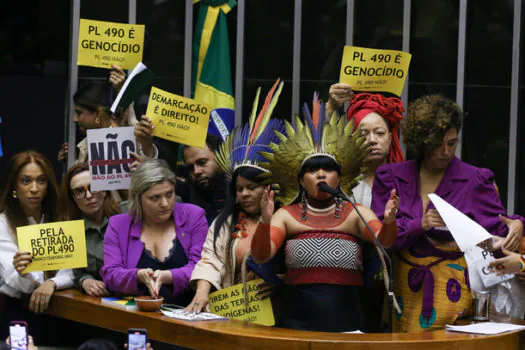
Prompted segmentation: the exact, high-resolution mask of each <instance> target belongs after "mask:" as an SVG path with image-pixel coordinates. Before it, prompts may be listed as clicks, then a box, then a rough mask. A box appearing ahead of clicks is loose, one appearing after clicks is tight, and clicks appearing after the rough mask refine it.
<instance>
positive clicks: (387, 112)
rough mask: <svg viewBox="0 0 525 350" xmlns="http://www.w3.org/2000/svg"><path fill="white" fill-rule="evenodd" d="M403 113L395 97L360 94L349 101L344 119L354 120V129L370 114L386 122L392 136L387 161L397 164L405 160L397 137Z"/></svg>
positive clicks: (399, 102)
mask: <svg viewBox="0 0 525 350" xmlns="http://www.w3.org/2000/svg"><path fill="white" fill-rule="evenodd" d="M404 111H405V109H404V108H403V102H401V100H400V99H399V98H397V97H384V96H383V95H381V94H369V93H360V94H357V95H354V97H353V98H352V100H351V101H350V106H349V107H348V110H347V114H346V117H347V118H348V120H350V119H354V128H357V126H358V125H359V123H361V120H363V118H364V117H366V116H367V115H369V114H370V113H372V112H376V113H377V114H379V115H380V116H382V117H383V118H384V119H385V120H386V121H387V123H388V126H389V127H390V133H391V135H392V143H391V144H390V153H389V155H388V160H387V161H388V163H398V162H402V161H404V160H405V157H404V156H403V151H402V150H401V144H400V142H399V135H398V129H399V123H400V122H401V119H403V112H404Z"/></svg>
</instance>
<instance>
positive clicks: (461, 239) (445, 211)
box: [428, 193, 491, 252]
mask: <svg viewBox="0 0 525 350" xmlns="http://www.w3.org/2000/svg"><path fill="white" fill-rule="evenodd" d="M428 198H430V200H431V201H432V203H433V204H434V206H435V207H436V210H437V211H438V212H439V215H441V218H443V221H445V224H446V225H447V227H448V229H449V231H450V233H451V234H452V237H454V240H455V241H456V244H457V245H458V247H459V249H460V250H461V251H463V252H464V251H466V250H467V249H469V248H471V247H473V246H475V245H476V244H478V243H481V242H483V241H485V240H487V239H489V238H491V235H490V233H488V232H487V230H485V229H484V228H483V227H482V226H481V225H480V224H478V223H477V222H475V221H474V220H472V219H471V218H469V217H468V216H466V215H465V214H463V213H462V212H460V211H459V210H457V209H456V208H454V207H453V206H452V205H450V204H449V203H447V202H446V201H445V200H443V199H442V198H441V197H439V196H438V195H436V194H435V193H431V194H429V195H428Z"/></svg>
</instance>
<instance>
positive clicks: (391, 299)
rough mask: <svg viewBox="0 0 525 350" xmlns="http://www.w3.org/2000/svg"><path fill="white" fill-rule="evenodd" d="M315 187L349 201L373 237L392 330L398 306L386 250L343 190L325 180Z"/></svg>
mask: <svg viewBox="0 0 525 350" xmlns="http://www.w3.org/2000/svg"><path fill="white" fill-rule="evenodd" d="M317 188H319V190H320V191H322V192H326V193H330V194H331V195H332V196H334V197H336V196H341V197H342V198H343V199H344V200H345V201H347V202H348V203H350V204H351V205H352V206H353V207H354V210H355V212H356V213H357V215H359V218H360V219H361V221H362V222H363V224H365V227H366V228H367V229H368V233H369V234H370V236H372V238H373V239H374V242H375V244H376V247H377V248H378V250H379V252H380V253H381V255H383V257H384V260H383V259H381V260H382V263H383V266H384V267H385V270H386V271H387V273H388V287H387V289H388V291H387V292H388V318H389V321H390V322H389V325H388V327H389V329H388V331H389V332H392V308H393V306H394V303H395V304H396V309H397V308H398V307H399V306H397V301H394V281H393V279H392V277H393V274H392V260H390V256H389V255H388V253H387V252H386V250H385V248H384V247H383V245H382V244H381V242H379V239H378V238H377V237H376V235H375V234H374V232H373V231H372V229H371V228H370V226H368V223H367V222H366V220H365V218H364V217H363V215H362V214H361V212H360V211H359V209H357V205H355V204H354V202H352V201H351V200H350V198H348V196H347V195H346V194H345V193H344V192H343V191H341V189H340V188H333V187H332V186H329V185H328V184H327V183H326V182H320V183H318V184H317ZM385 260H386V261H387V262H388V264H386V263H385Z"/></svg>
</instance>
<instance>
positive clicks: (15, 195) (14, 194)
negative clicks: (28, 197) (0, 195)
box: [13, 190, 18, 199]
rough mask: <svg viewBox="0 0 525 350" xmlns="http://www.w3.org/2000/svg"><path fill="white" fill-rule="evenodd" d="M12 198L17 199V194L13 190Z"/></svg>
mask: <svg viewBox="0 0 525 350" xmlns="http://www.w3.org/2000/svg"><path fill="white" fill-rule="evenodd" d="M13 198H15V199H16V198H18V194H17V193H16V191H15V190H13Z"/></svg>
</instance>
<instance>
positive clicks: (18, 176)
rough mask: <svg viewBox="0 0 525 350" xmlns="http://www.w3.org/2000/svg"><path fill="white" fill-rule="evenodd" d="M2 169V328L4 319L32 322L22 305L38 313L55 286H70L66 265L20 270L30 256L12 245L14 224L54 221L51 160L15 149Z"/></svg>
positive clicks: (15, 242) (54, 183) (14, 242)
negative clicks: (55, 269) (49, 269)
mask: <svg viewBox="0 0 525 350" xmlns="http://www.w3.org/2000/svg"><path fill="white" fill-rule="evenodd" d="M4 174H5V178H4V181H3V186H2V188H3V192H2V195H1V196H0V280H1V281H3V283H1V284H0V293H2V294H5V295H6V303H5V310H4V312H3V315H2V321H3V322H2V327H1V328H2V330H4V329H7V322H9V321H10V320H17V319H21V320H26V321H28V319H31V320H35V322H38V320H37V318H35V317H34V316H33V315H32V314H30V313H28V312H27V308H29V311H32V312H34V313H42V312H44V311H45V310H46V309H47V306H48V305H49V301H50V300H51V297H52V295H53V293H54V292H55V290H60V289H65V288H70V287H72V286H73V273H72V271H71V270H70V269H67V270H60V271H58V272H56V274H55V273H52V272H46V273H45V274H44V272H42V271H35V272H29V273H24V272H23V271H24V270H25V268H26V267H27V266H28V265H29V264H30V263H31V261H32V256H31V254H30V253H29V252H24V251H19V248H18V239H17V235H16V228H17V227H20V226H27V225H35V224H39V223H47V222H54V221H56V205H57V196H58V185H57V181H56V178H55V173H54V171H53V167H52V165H51V162H50V161H49V160H48V159H47V158H46V157H45V156H44V155H43V154H41V153H39V152H36V151H25V152H20V153H18V154H16V155H14V156H13V157H12V158H11V159H10V160H9V162H8V163H7V165H6V168H5V171H4ZM53 275H54V276H53ZM28 322H29V321H28ZM0 334H1V333H0Z"/></svg>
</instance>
